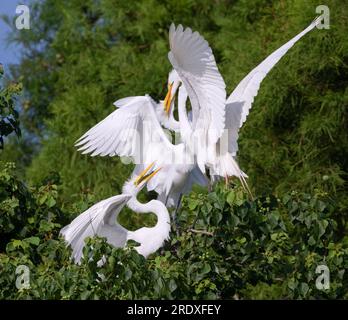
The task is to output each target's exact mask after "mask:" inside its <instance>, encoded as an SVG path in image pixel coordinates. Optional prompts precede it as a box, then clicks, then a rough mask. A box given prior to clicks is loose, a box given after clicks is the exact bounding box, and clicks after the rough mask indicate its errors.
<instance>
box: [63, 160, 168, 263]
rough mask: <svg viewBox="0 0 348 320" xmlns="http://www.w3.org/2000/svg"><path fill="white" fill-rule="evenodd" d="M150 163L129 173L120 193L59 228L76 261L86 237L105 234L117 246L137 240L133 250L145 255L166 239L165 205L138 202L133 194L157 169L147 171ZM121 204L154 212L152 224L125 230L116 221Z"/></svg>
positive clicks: (156, 201) (140, 211)
mask: <svg viewBox="0 0 348 320" xmlns="http://www.w3.org/2000/svg"><path fill="white" fill-rule="evenodd" d="M153 167H154V166H153V165H152V166H148V167H147V168H146V169H145V170H144V171H143V172H141V173H140V174H139V175H133V176H132V177H131V179H130V180H129V181H127V182H126V183H125V184H124V186H123V190H122V191H123V193H122V194H121V195H117V196H114V197H111V198H108V199H105V200H103V201H100V202H98V203H96V204H95V205H94V206H92V207H91V208H89V209H88V210H86V211H85V212H83V213H81V214H80V215H79V216H78V217H77V218H75V219H74V220H73V221H72V222H71V223H70V224H69V225H67V226H65V227H64V228H63V229H62V230H61V232H60V233H61V235H62V236H63V237H64V238H65V240H66V242H67V243H68V244H69V245H70V246H71V248H72V250H73V254H72V256H73V259H74V261H75V262H76V263H78V264H79V263H80V262H81V257H82V253H83V248H84V246H85V239H86V238H87V237H93V236H96V235H97V236H99V237H105V238H106V239H107V242H108V243H109V244H111V245H113V246H114V247H117V248H119V247H121V248H123V247H125V246H126V244H127V241H128V240H134V241H136V242H138V243H139V244H140V246H137V247H135V250H137V251H138V253H139V254H141V255H143V256H144V257H145V258H146V257H147V256H148V255H149V254H151V253H153V252H156V251H157V250H158V249H159V248H160V247H162V245H163V243H164V241H165V240H168V239H169V232H170V217H169V214H168V210H167V208H166V207H165V205H164V204H163V203H162V202H160V201H158V200H151V201H149V202H148V203H140V202H139V201H138V200H137V194H138V193H139V192H140V191H141V189H142V188H143V187H144V186H145V184H146V183H147V182H148V181H149V180H150V179H151V178H152V177H154V176H155V175H156V173H157V172H158V171H159V170H158V169H157V170H154V171H151V170H153ZM125 205H127V206H128V207H129V208H130V209H131V210H133V211H135V212H137V213H148V212H152V213H154V214H155V215H156V216H157V223H156V225H155V226H154V227H152V228H148V227H142V228H140V229H138V230H136V231H129V230H127V229H126V228H124V227H123V226H121V225H120V224H119V223H118V221H117V217H118V215H119V213H120V211H121V210H122V209H123V207H124V206H125Z"/></svg>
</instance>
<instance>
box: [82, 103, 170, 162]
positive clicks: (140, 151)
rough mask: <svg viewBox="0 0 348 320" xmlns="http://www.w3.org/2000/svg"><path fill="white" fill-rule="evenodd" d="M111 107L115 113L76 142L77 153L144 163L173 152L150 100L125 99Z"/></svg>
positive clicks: (153, 104)
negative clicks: (126, 158)
mask: <svg viewBox="0 0 348 320" xmlns="http://www.w3.org/2000/svg"><path fill="white" fill-rule="evenodd" d="M114 104H115V106H117V107H118V109H117V110H116V111H114V112H113V113H111V114H110V115H109V116H107V117H106V118H105V119H104V120H102V121H101V122H99V123H98V124H97V125H95V126H94V127H93V128H91V129H90V130H89V131H87V132H86V133H85V134H84V135H83V136H82V137H81V138H80V139H78V140H77V143H76V146H78V147H79V151H82V153H83V154H86V153H91V155H92V156H96V155H100V156H107V155H109V156H115V155H118V156H127V157H132V158H133V161H134V162H135V163H144V162H150V161H154V160H156V161H157V160H158V157H161V156H164V155H167V154H168V153H169V152H171V151H173V150H174V148H175V145H173V144H171V142H170V141H169V140H168V138H167V136H166V135H165V133H164V131H163V129H162V127H161V125H160V124H159V122H158V119H157V116H156V113H155V110H154V107H155V102H154V101H153V100H152V99H151V97H149V96H137V97H128V98H124V99H120V100H118V101H116V102H115V103H114ZM156 157H157V158H156Z"/></svg>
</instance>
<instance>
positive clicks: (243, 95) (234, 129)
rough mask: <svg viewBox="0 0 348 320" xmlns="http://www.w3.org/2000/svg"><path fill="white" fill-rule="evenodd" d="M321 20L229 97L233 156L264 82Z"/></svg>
mask: <svg viewBox="0 0 348 320" xmlns="http://www.w3.org/2000/svg"><path fill="white" fill-rule="evenodd" d="M320 20H321V17H318V18H317V19H316V20H314V21H313V22H312V23H311V24H310V25H309V26H308V27H307V28H306V29H304V30H303V31H302V32H301V33H299V34H298V35H297V36H295V37H294V38H292V39H291V40H290V41H288V42H287V43H285V44H284V45H283V46H281V47H280V48H279V49H277V50H276V51H274V52H273V53H272V54H271V55H269V56H268V57H267V58H266V59H265V60H263V61H262V62H261V63H260V64H259V65H258V66H257V67H256V68H255V69H253V70H252V71H251V72H250V73H249V74H248V75H247V76H246V77H245V78H244V79H243V80H242V81H241V82H240V83H239V84H238V86H237V87H236V88H235V89H234V90H233V92H232V93H231V95H230V96H229V97H228V99H227V102H226V120H225V128H226V129H228V135H229V152H231V153H232V154H233V155H235V154H236V152H237V150H238V146H237V139H238V130H239V128H240V127H241V126H242V125H243V123H244V122H245V120H246V118H247V116H248V114H249V110H250V108H251V106H252V103H253V101H254V98H255V97H256V95H257V92H258V90H259V88H260V85H261V82H262V80H263V79H264V78H265V77H266V75H267V74H268V72H270V71H271V69H272V68H273V67H274V66H275V65H276V64H277V62H278V61H279V60H280V59H281V58H282V57H283V56H284V55H285V54H286V53H287V52H288V50H289V49H290V48H291V47H292V46H293V45H294V44H295V43H296V42H297V41H298V40H300V39H301V38H302V37H303V36H304V35H305V34H306V33H308V32H309V31H311V30H312V29H313V28H314V27H315V26H316V25H317V24H318V23H319V22H320Z"/></svg>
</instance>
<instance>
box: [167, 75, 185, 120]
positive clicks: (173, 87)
mask: <svg viewBox="0 0 348 320" xmlns="http://www.w3.org/2000/svg"><path fill="white" fill-rule="evenodd" d="M180 84H181V79H180V77H179V75H178V74H177V72H176V71H175V70H174V69H173V70H172V71H170V72H169V75H168V92H167V95H166V97H165V99H164V103H163V104H164V110H165V112H166V114H167V115H168V116H169V113H170V110H171V108H172V102H173V101H174V97H175V93H176V91H177V90H178V88H179V86H180Z"/></svg>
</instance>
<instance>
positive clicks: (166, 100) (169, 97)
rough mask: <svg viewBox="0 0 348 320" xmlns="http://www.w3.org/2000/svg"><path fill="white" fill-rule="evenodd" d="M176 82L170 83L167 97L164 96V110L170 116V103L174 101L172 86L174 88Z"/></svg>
mask: <svg viewBox="0 0 348 320" xmlns="http://www.w3.org/2000/svg"><path fill="white" fill-rule="evenodd" d="M173 84H174V82H172V83H170V84H169V85H168V93H167V95H166V97H165V98H164V111H165V112H166V114H167V115H168V116H169V111H170V104H171V103H172V99H173V97H172V88H173Z"/></svg>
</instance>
